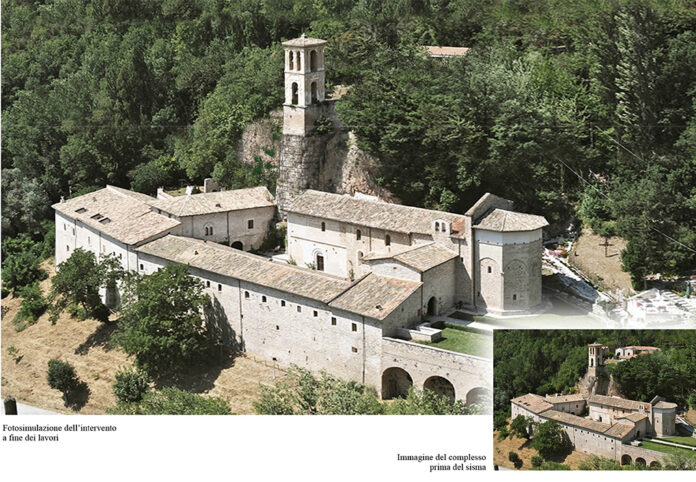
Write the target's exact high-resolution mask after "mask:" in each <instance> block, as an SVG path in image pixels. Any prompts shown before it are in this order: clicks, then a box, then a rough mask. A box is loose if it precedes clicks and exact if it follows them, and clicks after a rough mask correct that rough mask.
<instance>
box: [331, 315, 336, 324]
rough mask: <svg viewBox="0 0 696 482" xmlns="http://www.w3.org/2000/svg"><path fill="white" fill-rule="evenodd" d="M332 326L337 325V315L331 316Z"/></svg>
mask: <svg viewBox="0 0 696 482" xmlns="http://www.w3.org/2000/svg"><path fill="white" fill-rule="evenodd" d="M331 326H336V317H335V316H332V317H331Z"/></svg>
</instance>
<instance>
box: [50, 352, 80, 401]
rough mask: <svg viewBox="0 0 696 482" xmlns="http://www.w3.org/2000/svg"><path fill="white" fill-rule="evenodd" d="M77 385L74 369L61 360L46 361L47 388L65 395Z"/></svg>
mask: <svg viewBox="0 0 696 482" xmlns="http://www.w3.org/2000/svg"><path fill="white" fill-rule="evenodd" d="M77 385H78V380H77V375H76V374H75V367H73V366H72V365H71V364H70V363H68V362H64V361H61V360H56V359H51V360H49V361H48V386H50V387H51V388H54V389H56V390H60V391H61V392H63V394H65V393H67V392H69V391H70V390H72V389H74V388H75V387H77Z"/></svg>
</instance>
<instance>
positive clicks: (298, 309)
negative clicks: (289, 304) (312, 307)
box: [297, 305, 302, 313]
mask: <svg viewBox="0 0 696 482" xmlns="http://www.w3.org/2000/svg"><path fill="white" fill-rule="evenodd" d="M297 312H298V313H302V307H301V306H300V305H297Z"/></svg>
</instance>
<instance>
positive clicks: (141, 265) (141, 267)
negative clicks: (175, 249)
mask: <svg viewBox="0 0 696 482" xmlns="http://www.w3.org/2000/svg"><path fill="white" fill-rule="evenodd" d="M143 269H144V268H143V264H142V263H140V271H142V270H143ZM208 286H210V284H208Z"/></svg>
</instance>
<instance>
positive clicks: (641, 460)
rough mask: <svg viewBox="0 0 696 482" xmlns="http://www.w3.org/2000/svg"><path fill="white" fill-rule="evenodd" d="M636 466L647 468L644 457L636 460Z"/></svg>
mask: <svg viewBox="0 0 696 482" xmlns="http://www.w3.org/2000/svg"><path fill="white" fill-rule="evenodd" d="M636 465H642V466H643V467H645V465H646V464H645V459H644V458H643V457H638V458H637V459H636Z"/></svg>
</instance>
